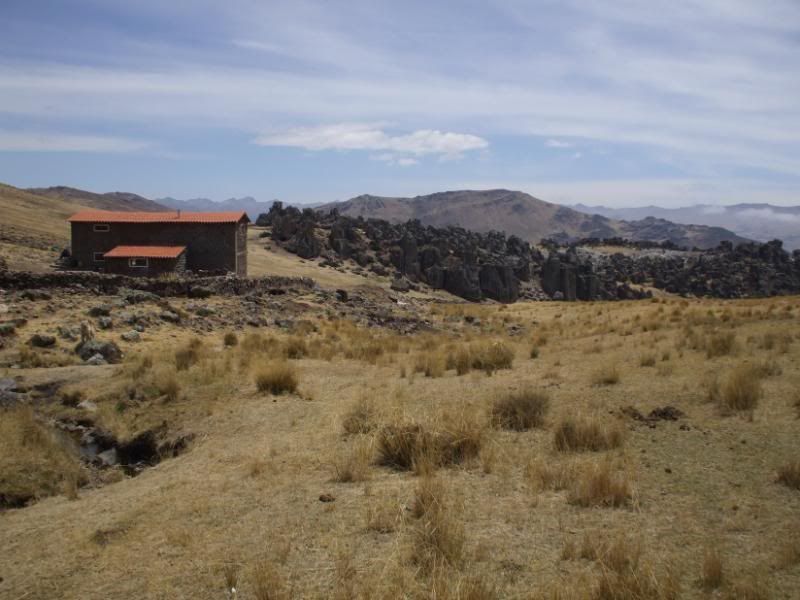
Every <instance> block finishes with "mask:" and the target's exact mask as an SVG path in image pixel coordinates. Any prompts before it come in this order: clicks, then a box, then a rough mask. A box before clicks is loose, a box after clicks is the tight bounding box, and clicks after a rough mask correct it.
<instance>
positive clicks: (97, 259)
mask: <svg viewBox="0 0 800 600" xmlns="http://www.w3.org/2000/svg"><path fill="white" fill-rule="evenodd" d="M94 262H105V258H104V257H103V253H102V252H95V253H94Z"/></svg>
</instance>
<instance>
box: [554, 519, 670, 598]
mask: <svg viewBox="0 0 800 600" xmlns="http://www.w3.org/2000/svg"><path fill="white" fill-rule="evenodd" d="M562 558H563V559H564V560H572V559H575V558H582V559H585V560H591V561H594V562H597V563H598V566H599V568H600V575H599V577H598V578H597V580H596V581H594V582H592V583H590V584H589V585H588V586H586V584H582V585H579V587H578V589H575V590H574V591H573V590H570V591H571V592H572V593H566V594H565V595H563V596H562V595H561V591H560V590H559V591H558V592H555V593H554V594H553V595H552V596H550V597H551V598H559V599H561V598H570V599H572V598H575V599H576V600H577V599H578V598H582V599H589V600H673V599H676V598H679V597H680V582H679V579H678V578H677V577H675V575H674V573H673V572H672V570H671V569H669V568H667V569H661V570H657V569H656V568H655V564H654V563H653V562H651V561H646V560H644V558H643V551H642V544H641V542H639V541H638V540H634V539H631V538H629V537H627V536H625V535H622V534H618V535H616V536H615V537H613V538H612V539H608V538H604V537H602V534H601V533H599V532H591V533H587V534H586V535H584V538H583V542H582V543H581V545H580V548H577V547H576V545H575V544H574V543H569V544H567V545H566V546H565V548H564V551H563V552H562ZM584 586H586V588H585V589H580V588H581V587H584Z"/></svg>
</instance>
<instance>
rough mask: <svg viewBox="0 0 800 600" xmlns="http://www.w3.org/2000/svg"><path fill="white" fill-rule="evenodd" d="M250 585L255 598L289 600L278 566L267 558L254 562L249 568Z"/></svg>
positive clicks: (289, 594)
mask: <svg viewBox="0 0 800 600" xmlns="http://www.w3.org/2000/svg"><path fill="white" fill-rule="evenodd" d="M250 587H251V590H252V594H253V598H255V599H256V600H289V598H291V597H292V594H291V592H290V590H289V589H288V588H287V585H286V580H285V578H284V577H283V575H282V574H281V572H280V571H279V570H278V567H277V566H276V565H275V564H274V563H273V562H272V561H270V560H267V559H263V560H260V561H258V562H256V563H255V564H254V565H253V566H252V568H251V569H250Z"/></svg>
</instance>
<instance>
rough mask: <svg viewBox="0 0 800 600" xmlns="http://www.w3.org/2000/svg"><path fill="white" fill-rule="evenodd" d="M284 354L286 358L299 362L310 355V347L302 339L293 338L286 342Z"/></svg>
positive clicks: (298, 337)
mask: <svg viewBox="0 0 800 600" xmlns="http://www.w3.org/2000/svg"><path fill="white" fill-rule="evenodd" d="M283 353H284V355H285V356H286V358H289V359H292V360H297V359H300V358H303V357H304V356H306V355H307V354H308V345H307V344H306V341H305V340H304V339H303V338H302V337H300V336H292V337H290V338H289V339H287V340H286V342H285V344H284V346H283Z"/></svg>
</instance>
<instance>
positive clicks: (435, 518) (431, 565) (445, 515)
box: [409, 477, 466, 573]
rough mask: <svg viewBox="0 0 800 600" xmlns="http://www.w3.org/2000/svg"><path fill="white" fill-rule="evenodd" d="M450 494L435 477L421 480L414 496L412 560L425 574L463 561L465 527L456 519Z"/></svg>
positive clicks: (412, 507)
mask: <svg viewBox="0 0 800 600" xmlns="http://www.w3.org/2000/svg"><path fill="white" fill-rule="evenodd" d="M447 495H448V493H447V490H446V488H445V487H444V486H443V485H442V483H441V482H440V481H439V480H438V479H435V478H432V477H423V478H421V479H420V481H419V484H418V485H417V489H416V491H415V494H414V501H413V503H412V506H411V514H412V516H413V518H414V521H413V522H412V523H410V525H409V528H410V537H411V560H412V562H413V563H414V564H415V565H417V566H418V567H419V568H420V569H422V571H423V572H425V573H431V572H433V571H435V570H436V569H441V568H444V567H453V566H458V565H459V564H461V562H462V561H463V557H464V545H465V540H466V535H465V529H464V524H463V523H462V522H461V521H460V520H458V519H457V518H456V511H455V510H454V507H453V506H451V505H450V502H449V501H448V498H447Z"/></svg>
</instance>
